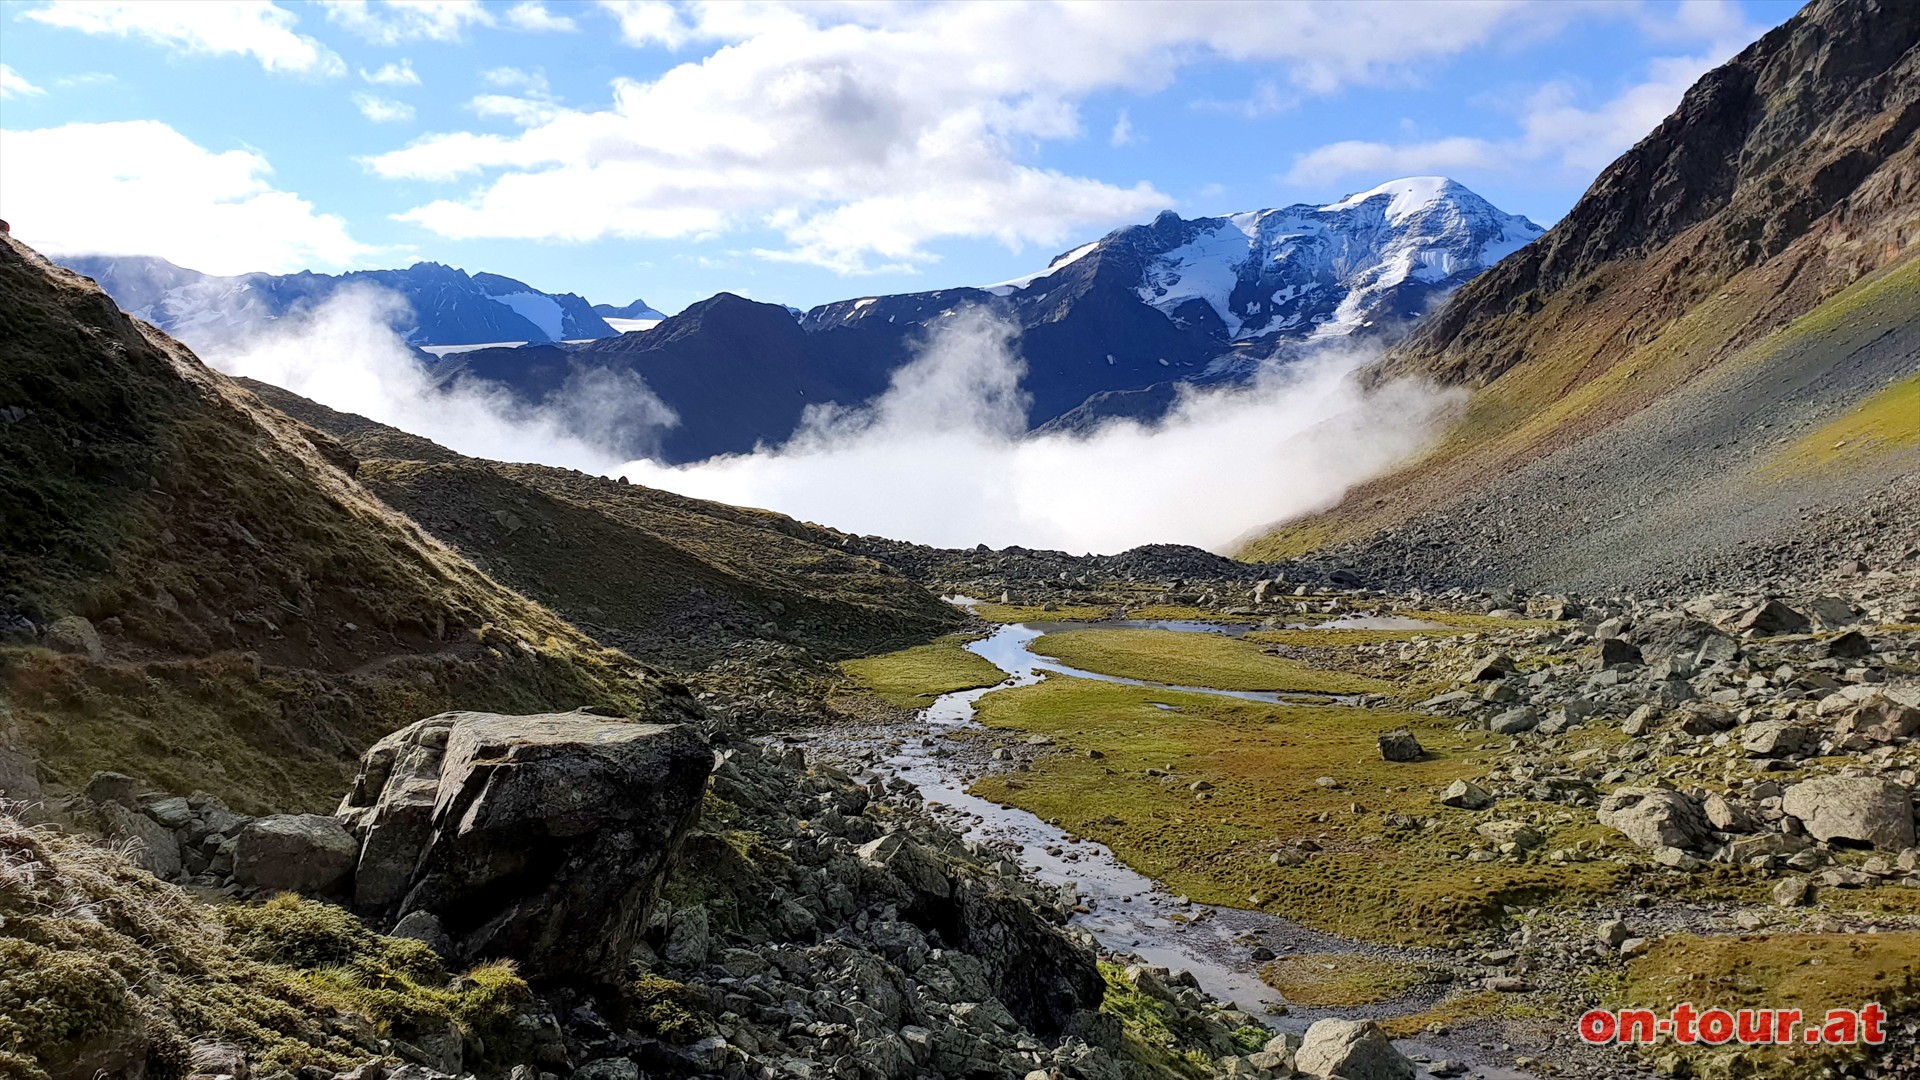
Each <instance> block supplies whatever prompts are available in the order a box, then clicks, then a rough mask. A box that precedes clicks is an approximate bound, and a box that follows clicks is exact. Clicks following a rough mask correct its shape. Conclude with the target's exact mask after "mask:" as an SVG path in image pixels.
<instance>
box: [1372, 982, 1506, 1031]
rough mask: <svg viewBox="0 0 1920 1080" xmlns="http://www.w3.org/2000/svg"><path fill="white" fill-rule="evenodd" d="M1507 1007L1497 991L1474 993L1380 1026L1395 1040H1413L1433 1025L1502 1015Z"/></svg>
mask: <svg viewBox="0 0 1920 1080" xmlns="http://www.w3.org/2000/svg"><path fill="white" fill-rule="evenodd" d="M1507 1004H1508V1003H1507V1001H1506V1000H1504V999H1503V998H1502V996H1501V995H1500V994H1499V993H1498V992H1497V991H1493V990H1472V991H1467V992H1465V993H1458V994H1453V995H1451V996H1449V997H1447V998H1446V999H1444V1000H1442V1001H1441V1002H1440V1003H1439V1004H1437V1005H1435V1006H1433V1007H1432V1008H1429V1009H1422V1010H1420V1011H1419V1012H1415V1013H1404V1014H1402V1015H1400V1016H1390V1017H1386V1018H1384V1019H1382V1020H1381V1021H1380V1027H1381V1028H1382V1030H1384V1031H1386V1033H1387V1034H1388V1035H1390V1036H1392V1037H1393V1038H1396V1039H1406V1038H1412V1037H1414V1036H1417V1035H1419V1034H1420V1033H1421V1032H1422V1031H1424V1030H1426V1029H1427V1027H1428V1026H1429V1025H1432V1024H1439V1025H1441V1026H1443V1027H1455V1026H1458V1025H1460V1024H1464V1023H1467V1022H1469V1021H1473V1020H1483V1019H1485V1018H1487V1017H1489V1016H1497V1015H1500V1014H1502V1013H1503V1012H1505V1011H1506V1007H1507Z"/></svg>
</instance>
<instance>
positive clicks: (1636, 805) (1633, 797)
mask: <svg viewBox="0 0 1920 1080" xmlns="http://www.w3.org/2000/svg"><path fill="white" fill-rule="evenodd" d="M1600 824H1602V825H1605V826H1607V827H1608V828H1610V829H1615V830H1618V831H1619V832H1620V833H1622V834H1623V835H1625V836H1626V838H1627V839H1629V840H1631V841H1633V842H1634V844H1635V845H1636V846H1638V847H1641V848H1644V849H1646V850H1648V851H1657V850H1659V849H1660V848H1680V849H1682V850H1686V849H1690V848H1697V847H1699V846H1700V845H1701V844H1702V843H1703V842H1705V840H1706V839H1707V832H1708V822H1707V816H1706V813H1705V812H1704V811H1702V810H1701V808H1700V804H1699V803H1697V802H1694V801H1693V800H1692V799H1691V798H1688V797H1687V796H1685V795H1682V794H1681V793H1680V792H1678V791H1674V790H1672V789H1670V788H1652V787H1623V788H1620V789H1618V790H1616V791H1613V792H1611V793H1609V794H1608V795H1607V797H1606V798H1604V799H1601V800H1600Z"/></svg>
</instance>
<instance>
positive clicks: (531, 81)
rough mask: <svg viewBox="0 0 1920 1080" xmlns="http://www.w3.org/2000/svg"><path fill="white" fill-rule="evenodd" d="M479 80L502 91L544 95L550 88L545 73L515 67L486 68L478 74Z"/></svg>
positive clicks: (536, 69) (538, 70)
mask: <svg viewBox="0 0 1920 1080" xmlns="http://www.w3.org/2000/svg"><path fill="white" fill-rule="evenodd" d="M480 78H481V80H482V81H484V82H485V83H486V84H487V85H488V86H497V87H500V88H501V89H502V90H532V91H535V92H538V93H543V94H544V93H546V92H547V91H548V90H549V89H550V88H551V87H550V85H549V84H548V82H547V73H546V72H544V71H541V70H540V69H538V68H535V69H534V70H532V71H522V70H521V69H519V68H517V67H497V68H488V69H487V70H485V71H483V72H481V73H480Z"/></svg>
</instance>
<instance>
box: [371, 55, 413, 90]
mask: <svg viewBox="0 0 1920 1080" xmlns="http://www.w3.org/2000/svg"><path fill="white" fill-rule="evenodd" d="M360 77H361V78H362V79H365V80H366V81H368V82H370V83H372V84H373V85H375V86H419V85H420V76H419V75H417V74H415V72H414V70H413V61H411V60H402V61H400V62H399V63H396V64H382V65H380V67H379V68H378V69H376V70H374V71H368V70H367V69H366V68H361V69H360Z"/></svg>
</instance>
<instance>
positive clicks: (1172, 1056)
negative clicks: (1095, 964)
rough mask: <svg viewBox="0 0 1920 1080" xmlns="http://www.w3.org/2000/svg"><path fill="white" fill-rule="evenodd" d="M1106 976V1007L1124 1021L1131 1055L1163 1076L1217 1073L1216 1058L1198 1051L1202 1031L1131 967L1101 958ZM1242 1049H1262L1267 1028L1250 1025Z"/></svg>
mask: <svg viewBox="0 0 1920 1080" xmlns="http://www.w3.org/2000/svg"><path fill="white" fill-rule="evenodd" d="M1100 975H1101V977H1102V978H1103V979H1104V980H1105V981H1106V984H1107V987H1106V994H1105V996H1104V997H1103V998H1102V999H1101V1002H1100V1011H1101V1012H1103V1013H1106V1014H1107V1015H1109V1016H1112V1017H1113V1018H1114V1019H1116V1020H1118V1021H1120V1027H1121V1031H1122V1033H1123V1037H1124V1039H1125V1045H1126V1053H1127V1056H1128V1057H1130V1058H1132V1059H1133V1060H1134V1061H1135V1062H1136V1063H1138V1064H1140V1065H1143V1066H1145V1067H1146V1068H1147V1069H1148V1071H1149V1072H1150V1073H1151V1074H1153V1075H1157V1076H1163V1077H1181V1078H1200V1077H1206V1076H1211V1075H1213V1069H1212V1068H1211V1066H1212V1064H1213V1062H1212V1061H1211V1060H1210V1059H1209V1058H1208V1056H1207V1055H1206V1054H1205V1053H1203V1052H1201V1051H1199V1050H1196V1049H1195V1048H1194V1047H1195V1046H1196V1045H1203V1041H1202V1040H1201V1039H1200V1038H1198V1037H1197V1033H1196V1032H1193V1031H1188V1030H1184V1029H1183V1027H1182V1025H1181V1023H1180V1019H1179V1017H1178V1016H1177V1014H1176V1013H1175V1011H1174V1010H1173V1009H1172V1008H1170V1007H1169V1006H1168V1005H1167V1003H1166V1002H1164V1001H1161V1000H1160V999H1158V998H1156V997H1154V996H1153V995H1151V994H1148V993H1146V992H1145V991H1143V990H1141V989H1140V988H1138V987H1137V986H1135V985H1134V984H1133V982H1132V980H1131V979H1129V978H1128V977H1127V969H1126V968H1124V967H1122V966H1121V965H1119V964H1115V963H1111V962H1109V961H1106V960H1102V961H1100ZM1234 1038H1235V1040H1236V1042H1237V1045H1236V1046H1235V1047H1234V1049H1235V1050H1237V1051H1238V1052H1240V1053H1243V1054H1246V1053H1252V1052H1254V1051H1256V1050H1259V1049H1260V1048H1261V1046H1263V1045H1264V1044H1265V1042H1266V1039H1267V1033H1266V1032H1265V1031H1262V1030H1260V1029H1258V1028H1249V1029H1244V1030H1243V1031H1242V1032H1239V1033H1236V1034H1235V1036H1234Z"/></svg>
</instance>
